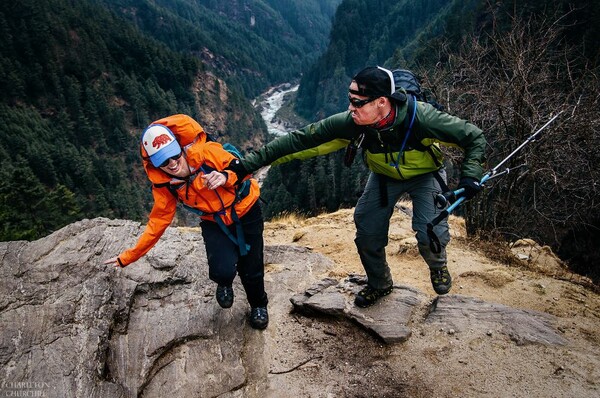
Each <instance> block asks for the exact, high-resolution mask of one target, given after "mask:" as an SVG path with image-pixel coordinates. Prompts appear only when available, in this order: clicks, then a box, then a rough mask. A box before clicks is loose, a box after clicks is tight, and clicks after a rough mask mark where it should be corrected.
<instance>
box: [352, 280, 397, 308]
mask: <svg viewBox="0 0 600 398" xmlns="http://www.w3.org/2000/svg"><path fill="white" fill-rule="evenodd" d="M393 289H394V287H393V286H390V287H388V288H385V289H373V288H372V287H371V286H369V285H367V287H365V288H364V289H363V290H361V291H360V292H358V294H357V295H356V297H355V298H354V304H355V305H356V306H357V307H361V308H365V307H370V306H372V305H373V304H375V303H376V302H377V300H379V299H380V298H381V297H383V296H387V295H388V294H390V293H391V292H392V290H393Z"/></svg>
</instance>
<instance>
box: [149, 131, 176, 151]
mask: <svg viewBox="0 0 600 398" xmlns="http://www.w3.org/2000/svg"><path fill="white" fill-rule="evenodd" d="M169 142H171V137H169V135H168V134H161V135H157V136H156V137H155V138H154V141H152V147H154V148H156V149H160V147H161V145H164V144H168V143H169Z"/></svg>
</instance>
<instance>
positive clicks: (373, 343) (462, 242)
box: [265, 210, 600, 397]
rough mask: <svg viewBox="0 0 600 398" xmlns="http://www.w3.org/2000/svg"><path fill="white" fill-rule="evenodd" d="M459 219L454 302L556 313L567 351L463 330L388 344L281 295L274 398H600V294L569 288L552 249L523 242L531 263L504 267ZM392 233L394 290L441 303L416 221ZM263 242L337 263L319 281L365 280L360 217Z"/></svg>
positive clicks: (270, 226)
mask: <svg viewBox="0 0 600 398" xmlns="http://www.w3.org/2000/svg"><path fill="white" fill-rule="evenodd" d="M450 221H451V231H452V234H453V240H452V242H451V244H450V245H449V247H448V256H449V263H448V265H449V269H450V271H451V273H452V275H453V278H454V285H453V290H452V292H451V293H453V294H460V295H465V296H471V297H476V298H479V299H482V300H485V301H489V302H493V303H500V304H504V305H507V306H511V307H515V308H519V309H530V310H536V311H543V312H546V313H549V314H552V315H554V316H555V317H556V327H557V328H558V330H559V331H560V332H561V333H562V334H563V336H564V337H565V338H566V339H567V340H568V342H569V343H568V344H567V345H566V346H544V345H527V346H518V345H517V344H516V343H515V342H513V341H511V340H510V339H509V338H508V337H506V336H503V335H501V334H499V333H493V332H492V331H490V332H488V333H484V334H481V333H480V332H477V331H466V332H461V333H456V332H455V331H453V330H447V329H445V328H440V327H439V326H437V327H434V326H433V325H428V324H421V323H419V324H418V325H417V324H415V325H409V326H412V327H413V334H412V336H411V337H410V339H409V340H408V341H407V342H405V343H400V344H395V345H384V344H382V343H381V342H379V341H377V340H376V339H375V338H374V337H373V336H371V335H369V334H368V333H367V332H365V331H363V330H361V329H360V328H359V327H358V326H357V325H354V324H351V323H350V322H347V321H344V320H337V319H329V318H309V317H306V316H302V315H297V314H293V313H292V314H291V313H290V311H291V304H289V303H288V302H287V300H286V298H285V297H280V298H277V299H276V300H272V301H271V302H272V303H274V304H273V308H272V310H271V312H272V316H271V318H272V323H271V324H270V326H269V328H268V329H267V331H265V332H266V336H265V338H266V339H267V345H266V346H267V347H269V349H268V350H269V351H268V352H267V353H266V354H265V355H267V356H268V357H269V361H270V365H269V366H270V369H269V385H270V386H271V387H270V388H271V396H274V397H275V396H284V397H286V396H289V397H405V396H406V397H426V396H427V397H430V396H432V395H433V396H437V397H481V396H493V397H597V396H600V382H599V381H598V380H600V296H599V295H598V294H596V293H594V292H592V291H591V290H590V289H586V288H585V287H584V286H582V284H581V283H573V282H571V281H568V280H567V279H568V278H569V277H570V275H569V274H568V273H567V272H566V271H565V269H564V267H563V266H562V265H561V264H560V261H558V260H557V259H556V257H555V256H554V255H553V254H552V253H551V252H550V251H549V250H548V249H546V248H540V247H539V246H537V245H535V243H534V242H529V241H524V242H522V245H520V246H518V247H515V248H513V253H514V255H515V257H516V258H521V259H522V260H520V263H521V265H516V266H515V265H506V264H504V263H501V262H499V261H495V260H492V259H490V258H488V257H486V255H485V254H484V253H483V252H482V251H481V250H478V249H477V247H478V246H477V245H474V244H473V243H472V242H471V243H469V240H467V239H465V229H464V224H463V222H462V220H461V219H460V218H454V217H452V218H451V220H450ZM391 225H392V227H391V230H390V234H389V236H390V242H389V245H388V251H387V253H388V262H389V264H390V267H391V269H392V274H393V277H394V282H395V283H397V284H406V285H410V286H412V287H415V288H417V289H419V290H421V291H423V292H425V293H426V294H427V295H430V297H431V300H433V298H434V297H435V296H434V293H433V290H432V288H431V285H430V282H429V274H428V270H427V267H426V265H425V263H424V262H423V260H422V259H421V258H420V256H419V255H418V252H417V249H416V241H415V238H414V233H413V232H412V230H411V228H410V217H409V216H408V215H406V214H404V213H403V212H401V211H397V212H395V214H394V216H393V218H392V222H391ZM265 241H266V244H269V245H274V244H288V245H289V244H293V245H298V246H302V247H308V248H311V249H312V250H313V251H314V252H318V253H321V254H323V255H324V256H326V257H327V258H328V259H330V260H331V264H329V265H327V266H326V267H324V268H323V270H322V272H321V273H320V275H316V276H317V277H320V278H324V277H334V278H339V279H341V278H344V277H345V276H347V275H348V274H350V273H359V274H363V273H364V271H363V269H362V266H361V265H360V261H359V259H358V255H357V254H356V250H355V247H354V224H353V221H352V210H340V211H338V212H335V213H332V214H326V215H322V216H318V217H313V218H308V219H299V218H295V217H288V218H286V219H282V220H279V221H273V222H269V223H267V226H266V230H265ZM518 262H519V261H516V262H515V263H518ZM269 272H277V266H276V265H272V266H270V267H268V273H269ZM268 273H267V280H269V275H268ZM573 279H578V278H575V277H574V276H573ZM290 290H291V291H290V296H291V295H292V294H293V292H292V291H293V290H294V289H293V287H291V288H290ZM300 291H301V290H299V291H296V293H298V292H300ZM425 315H426V314H417V315H416V316H418V317H425Z"/></svg>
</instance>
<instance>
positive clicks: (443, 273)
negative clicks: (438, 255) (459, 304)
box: [430, 265, 452, 294]
mask: <svg viewBox="0 0 600 398" xmlns="http://www.w3.org/2000/svg"><path fill="white" fill-rule="evenodd" d="M430 273H431V284H432V285H433V290H435V292H436V293H437V294H446V293H448V292H449V291H450V288H451V287H452V277H451V276H450V273H449V272H448V267H446V266H445V265H444V266H443V267H442V268H436V269H431V270H430Z"/></svg>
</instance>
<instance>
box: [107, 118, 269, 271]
mask: <svg viewBox="0 0 600 398" xmlns="http://www.w3.org/2000/svg"><path fill="white" fill-rule="evenodd" d="M152 124H162V125H165V126H167V127H168V128H169V129H171V131H172V132H173V134H175V137H176V138H177V141H178V142H179V144H180V145H181V147H182V149H183V152H184V156H185V157H186V160H187V162H188V165H189V166H190V168H191V169H192V176H191V177H190V178H189V179H188V180H187V181H183V180H181V179H178V178H173V177H171V176H169V175H168V174H167V173H165V172H164V171H162V170H161V169H159V168H156V167H154V166H153V165H152V163H151V162H150V160H149V158H148V155H147V153H146V151H145V150H144V148H143V146H142V147H141V152H142V159H143V163H144V169H145V170H146V174H147V176H148V179H149V180H150V181H151V182H152V183H153V186H152V196H153V198H154V205H153V206H152V211H151V212H150V215H149V219H148V224H147V225H146V229H145V230H144V232H143V233H142V236H140V238H139V240H138V242H137V244H136V245H135V246H134V247H132V248H129V249H127V250H125V251H123V253H121V254H120V255H119V257H118V260H119V263H120V265H121V266H126V265H129V264H131V263H133V262H135V261H137V260H138V259H139V258H141V257H142V256H143V255H145V254H146V253H147V252H148V251H149V250H150V249H151V248H152V247H153V246H154V245H155V244H156V242H158V240H159V239H160V237H161V236H162V234H163V233H164V232H165V230H166V229H167V227H168V226H169V225H170V224H171V221H172V220H173V217H174V216H175V211H176V209H177V202H178V200H179V201H181V202H182V203H183V204H185V205H186V206H189V207H191V208H193V209H196V210H198V211H200V212H202V213H204V214H203V215H201V216H200V218H202V219H204V220H208V221H214V216H213V213H216V212H222V211H224V212H225V214H221V215H220V217H221V219H222V220H223V222H224V223H225V224H226V225H231V224H232V223H233V220H232V217H231V209H232V207H233V208H235V211H236V214H237V215H238V217H242V216H244V214H246V213H247V212H248V211H249V210H250V208H251V207H252V206H253V205H254V204H255V203H256V201H257V200H258V198H259V196H260V189H259V187H258V182H257V181H256V180H255V179H251V180H250V189H249V192H248V194H247V195H246V196H244V197H243V198H241V199H239V197H237V196H236V185H237V184H236V183H237V182H238V178H237V175H236V174H235V173H234V172H232V171H230V170H225V169H226V167H227V166H228V165H229V163H230V162H231V161H232V160H234V159H235V157H234V156H233V155H232V154H231V153H229V152H227V151H226V150H224V149H223V147H222V146H221V144H219V143H217V142H211V141H209V142H207V141H206V133H205V132H204V130H203V129H202V127H201V126H200V125H199V124H198V123H197V122H196V121H195V120H194V119H192V118H191V117H189V116H187V115H173V116H169V117H166V118H164V119H160V120H157V121H155V122H153V123H152ZM203 168H204V169H205V171H206V173H207V174H208V173H210V172H211V171H212V170H217V171H224V172H225V173H227V181H226V182H225V184H224V185H222V186H220V187H218V188H217V189H214V190H211V189H208V188H207V187H205V186H204V180H203V179H202V178H200V176H201V175H202V174H204V172H205V171H203V170H202V169H203ZM169 184H170V185H171V189H170V188H169V187H168V186H169ZM172 192H174V193H176V194H177V198H175V196H174V194H173V193H172Z"/></svg>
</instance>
